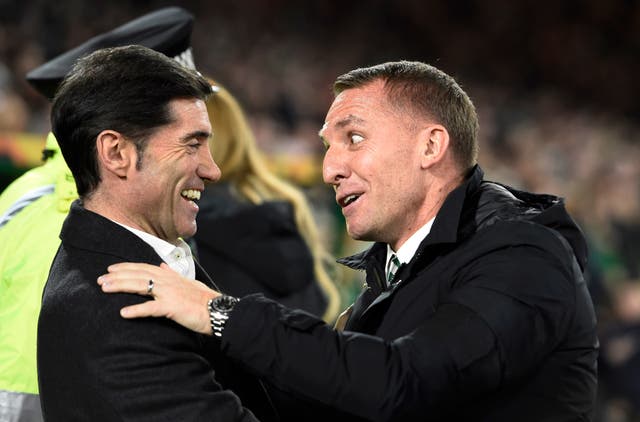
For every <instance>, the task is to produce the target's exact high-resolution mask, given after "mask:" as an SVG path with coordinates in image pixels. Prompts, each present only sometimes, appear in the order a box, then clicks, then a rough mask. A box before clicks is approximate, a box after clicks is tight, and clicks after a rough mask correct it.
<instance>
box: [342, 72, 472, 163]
mask: <svg viewBox="0 0 640 422" xmlns="http://www.w3.org/2000/svg"><path fill="white" fill-rule="evenodd" d="M378 79H382V80H384V82H385V89H386V90H387V92H388V100H389V102H390V104H392V105H394V106H398V107H405V109H406V107H410V108H412V109H414V110H416V111H418V112H420V113H423V114H424V115H425V116H426V117H428V118H430V119H434V120H435V121H436V122H437V123H440V124H442V125H443V126H444V127H445V128H446V129H447V131H448V132H449V136H450V137H451V148H452V151H453V156H454V158H455V160H456V161H457V162H458V164H459V165H460V168H461V170H462V171H466V170H468V169H469V168H471V167H472V166H473V165H475V164H476V160H477V157H478V127H479V125H478V116H477V114H476V110H475V107H474V105H473V103H472V102H471V99H470V98H469V96H468V95H467V94H466V93H465V92H464V91H463V90H462V88H461V87H460V85H458V83H457V82H456V81H455V80H454V79H453V78H452V77H451V76H449V75H447V74H446V73H444V72H443V71H441V70H439V69H437V68H435V67H433V66H431V65H428V64H426V63H422V62H409V61H398V62H388V63H382V64H379V65H376V66H371V67H366V68H359V69H355V70H352V71H351V72H348V73H346V74H344V75H341V76H338V78H337V79H336V81H335V82H334V85H333V90H334V93H335V95H338V94H339V93H340V92H342V91H344V90H347V89H351V88H358V87H362V86H364V85H366V84H369V83H371V82H373V81H374V80H378Z"/></svg>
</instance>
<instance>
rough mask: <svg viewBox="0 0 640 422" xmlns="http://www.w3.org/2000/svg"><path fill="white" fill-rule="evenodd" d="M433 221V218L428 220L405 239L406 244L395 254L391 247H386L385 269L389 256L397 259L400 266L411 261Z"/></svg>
mask: <svg viewBox="0 0 640 422" xmlns="http://www.w3.org/2000/svg"><path fill="white" fill-rule="evenodd" d="M434 220H435V217H434V218H432V219H431V220H429V221H428V222H427V224H425V225H424V226H422V227H420V228H419V229H418V230H417V231H416V232H415V233H414V234H412V235H411V237H410V238H409V239H407V241H406V242H404V244H403V245H402V246H400V248H398V251H397V252H394V250H393V249H391V246H389V245H387V261H386V266H385V268H387V267H388V266H389V260H390V259H391V255H393V254H395V255H396V256H397V257H398V260H399V261H400V263H401V264H406V263H407V262H409V261H411V259H412V258H413V255H415V254H416V251H417V250H418V247H419V246H420V244H421V243H422V241H423V240H424V238H425V237H427V235H428V234H429V232H430V231H431V226H433V221H434Z"/></svg>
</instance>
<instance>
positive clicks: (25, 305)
mask: <svg viewBox="0 0 640 422" xmlns="http://www.w3.org/2000/svg"><path fill="white" fill-rule="evenodd" d="M47 149H51V150H54V151H55V152H54V155H53V157H51V158H49V159H48V160H47V161H46V163H45V164H43V165H42V166H39V167H36V168H34V169H31V170H29V171H27V172H26V173H25V174H24V175H22V176H21V177H19V178H18V179H16V180H15V181H14V182H13V183H12V184H11V185H9V186H8V187H7V188H6V189H5V191H4V192H3V193H2V195H0V419H1V420H10V421H13V420H35V421H37V420H41V418H42V416H41V414H40V404H39V399H38V396H37V394H38V377H37V371H36V328H37V322H38V314H39V312H40V301H41V298H42V289H43V287H44V284H45V282H46V280H47V276H48V274H49V267H50V266H51V262H52V261H53V257H54V255H55V253H56V251H57V250H58V246H59V244H60V239H59V237H58V236H59V234H60V228H61V227H62V222H63V221H64V219H65V217H66V216H67V213H68V212H69V206H70V204H71V202H72V201H73V200H74V199H75V198H77V192H76V187H75V182H74V180H73V177H72V176H71V171H70V170H69V169H68V167H67V165H66V163H65V162H64V159H63V157H62V153H61V152H60V148H59V147H58V145H57V142H56V141H55V138H54V137H53V135H52V134H50V135H49V137H48V139H47ZM3 418H4V419H3ZM21 418H22V419H21Z"/></svg>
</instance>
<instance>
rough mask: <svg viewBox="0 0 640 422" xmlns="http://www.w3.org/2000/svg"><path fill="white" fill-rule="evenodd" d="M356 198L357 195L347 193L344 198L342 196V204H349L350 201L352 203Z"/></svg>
mask: <svg viewBox="0 0 640 422" xmlns="http://www.w3.org/2000/svg"><path fill="white" fill-rule="evenodd" d="M356 199H358V195H349V196H347V197H346V198H344V205H345V206H346V205H349V204H350V203H352V202H353V201H355V200H356Z"/></svg>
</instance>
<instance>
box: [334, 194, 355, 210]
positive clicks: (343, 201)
mask: <svg viewBox="0 0 640 422" xmlns="http://www.w3.org/2000/svg"><path fill="white" fill-rule="evenodd" d="M358 198H360V195H355V194H354V195H347V196H345V197H344V198H342V199H340V200H339V201H338V204H340V206H341V207H342V208H344V207H347V206H349V205H350V204H352V203H354V202H355V201H357V200H358Z"/></svg>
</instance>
